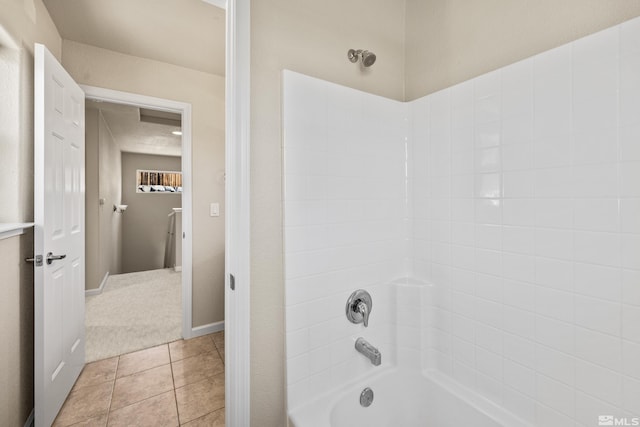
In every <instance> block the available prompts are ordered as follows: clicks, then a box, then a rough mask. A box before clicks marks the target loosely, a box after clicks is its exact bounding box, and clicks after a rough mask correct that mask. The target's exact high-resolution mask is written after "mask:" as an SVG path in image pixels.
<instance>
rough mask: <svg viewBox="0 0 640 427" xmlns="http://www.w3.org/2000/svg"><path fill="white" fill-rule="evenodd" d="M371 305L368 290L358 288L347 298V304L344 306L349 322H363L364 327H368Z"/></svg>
mask: <svg viewBox="0 0 640 427" xmlns="http://www.w3.org/2000/svg"><path fill="white" fill-rule="evenodd" d="M372 306H373V303H372V301H371V295H369V292H367V291H365V290H364V289H358V290H357V291H355V292H354V293H352V294H351V296H350V297H349V299H348V300H347V306H346V307H345V311H346V314H347V319H349V321H350V322H351V323H356V324H357V323H363V324H364V327H365V328H366V327H368V326H369V315H370V314H371V307H372Z"/></svg>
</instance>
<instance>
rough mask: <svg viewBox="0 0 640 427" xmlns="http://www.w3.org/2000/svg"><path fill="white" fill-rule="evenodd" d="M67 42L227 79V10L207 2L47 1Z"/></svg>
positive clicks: (52, 15) (141, 0)
mask: <svg viewBox="0 0 640 427" xmlns="http://www.w3.org/2000/svg"><path fill="white" fill-rule="evenodd" d="M44 4H45V5H46V6H47V9H48V10H49V14H50V15H51V17H52V18H53V22H54V23H55V24H56V27H57V28H58V31H59V32H60V35H61V36H62V38H63V39H66V40H73V41H76V42H80V43H84V44H89V45H93V46H97V47H101V48H104V49H109V50H113V51H116V52H120V53H124V54H127V55H134V56H139V57H143V58H149V59H154V60H157V61H162V62H167V63H170V64H174V65H179V66H182V67H187V68H191V69H194V70H199V71H204V72H206V73H212V74H217V75H221V76H222V75H224V69H225V11H224V10H223V9H221V8H219V7H216V6H213V5H212V4H210V3H206V2H204V1H203V0H44Z"/></svg>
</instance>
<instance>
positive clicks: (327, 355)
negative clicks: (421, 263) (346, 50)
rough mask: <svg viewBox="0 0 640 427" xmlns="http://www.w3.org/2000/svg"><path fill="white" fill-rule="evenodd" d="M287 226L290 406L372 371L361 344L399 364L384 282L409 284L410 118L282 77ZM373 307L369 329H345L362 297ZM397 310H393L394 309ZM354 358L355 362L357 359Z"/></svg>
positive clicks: (348, 92) (290, 75) (350, 93)
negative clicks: (348, 311)
mask: <svg viewBox="0 0 640 427" xmlns="http://www.w3.org/2000/svg"><path fill="white" fill-rule="evenodd" d="M283 80H284V84H283V89H284V93H283V98H284V104H283V108H284V111H283V117H284V176H285V180H284V181H285V182H284V223H285V230H284V234H285V275H286V278H285V280H286V289H285V291H286V332H287V338H286V345H287V347H286V353H287V387H288V407H289V409H293V408H295V407H296V406H298V405H299V404H300V403H303V402H306V401H308V400H310V399H312V398H314V397H317V396H319V395H320V394H322V393H324V392H327V391H329V390H331V389H334V388H337V387H340V386H341V385H342V384H344V383H345V382H348V381H350V380H352V379H355V378H357V377H358V376H360V375H362V374H363V373H365V372H367V371H368V370H369V368H370V367H371V366H372V365H371V363H370V362H369V360H368V359H366V358H365V357H364V356H362V355H360V354H358V353H356V351H355V349H354V342H355V339H356V338H357V337H359V336H362V337H364V338H365V339H367V341H369V342H370V343H371V344H372V345H374V346H376V347H378V348H379V349H380V351H381V352H382V366H388V365H392V364H394V363H395V347H396V343H395V335H396V334H395V324H394V316H393V311H395V310H392V309H391V307H392V305H390V302H391V301H395V293H394V292H393V290H392V289H391V288H390V287H389V286H388V283H389V282H391V280H392V279H394V278H396V277H400V276H402V275H404V271H405V270H406V268H407V265H408V264H409V256H410V250H411V245H410V243H409V242H408V240H407V236H408V233H407V230H406V228H407V226H408V224H409V220H408V215H409V210H408V206H407V204H406V201H407V197H406V194H407V193H406V178H405V170H406V167H407V159H406V155H405V151H406V149H405V146H406V143H407V141H406V140H407V138H406V136H407V120H406V117H407V111H408V110H407V109H408V106H407V105H406V104H404V103H402V102H397V101H392V100H389V99H385V98H382V97H379V96H374V95H370V94H367V93H364V92H360V91H356V90H353V89H349V88H346V87H342V86H339V85H335V84H331V83H328V82H325V81H322V80H318V79H314V78H311V77H307V76H303V75H301V74H297V73H294V72H290V71H285V72H284V74H283ZM360 288H363V289H366V290H367V291H368V292H369V293H370V294H371V296H372V298H373V309H372V312H371V316H370V318H369V322H370V323H369V327H368V328H365V327H364V326H363V325H362V324H357V325H356V324H352V323H349V321H348V320H347V318H346V316H345V304H346V302H347V299H348V298H349V295H351V293H352V292H353V291H355V290H356V289H360ZM394 308H395V307H394ZM356 356H357V357H356Z"/></svg>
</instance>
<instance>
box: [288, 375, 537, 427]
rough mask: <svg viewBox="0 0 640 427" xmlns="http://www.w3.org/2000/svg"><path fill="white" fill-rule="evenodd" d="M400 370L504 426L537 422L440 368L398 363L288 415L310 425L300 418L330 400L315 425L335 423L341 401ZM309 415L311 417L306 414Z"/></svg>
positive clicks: (295, 424)
mask: <svg viewBox="0 0 640 427" xmlns="http://www.w3.org/2000/svg"><path fill="white" fill-rule="evenodd" d="M398 373H409V374H412V375H416V376H417V375H419V376H420V377H422V381H430V382H432V383H434V384H435V385H436V386H437V387H439V388H441V389H443V390H444V391H445V392H447V393H449V394H451V395H453V396H454V397H456V398H458V399H460V400H462V401H463V402H464V403H465V404H466V405H469V406H470V407H472V408H473V409H475V410H476V411H478V412H480V413H481V414H483V415H484V416H486V417H487V418H490V419H491V420H493V421H495V422H497V423H498V424H500V425H502V426H505V427H506V426H508V427H532V426H533V425H532V424H531V423H529V422H527V421H525V420H523V419H522V418H520V417H518V416H516V415H515V414H513V413H511V412H510V411H508V410H507V409H506V408H504V407H503V406H500V405H498V404H497V403H495V402H493V401H491V400H489V399H487V398H486V397H484V396H482V395H480V394H479V393H478V392H476V391H474V390H472V389H470V388H468V387H466V386H465V385H463V384H461V383H459V382H457V381H456V380H455V379H453V378H452V377H450V376H448V375H447V374H444V373H442V372H440V371H437V370H434V369H429V370H422V371H418V370H413V369H406V368H402V367H398V366H389V367H386V368H383V369H381V370H380V371H378V372H375V373H373V374H365V375H361V376H359V377H358V378H356V379H354V380H353V381H350V382H349V383H347V384H345V385H344V386H343V387H341V388H340V389H337V390H336V389H333V390H329V391H327V392H325V393H323V394H321V395H319V396H318V397H316V398H315V399H313V400H310V401H309V402H306V403H305V404H303V405H300V406H298V407H296V408H295V409H294V410H291V411H289V410H287V417H288V419H289V422H290V426H292V427H307V425H306V424H300V421H304V422H305V423H306V422H307V418H308V417H307V416H308V411H310V410H313V411H314V412H316V413H317V405H318V404H322V403H323V402H324V403H326V404H325V405H324V406H326V411H323V413H322V417H321V418H317V417H314V419H315V421H316V422H315V423H314V424H311V425H310V426H312V427H317V426H326V427H330V426H331V413H332V411H333V408H334V407H335V406H336V405H337V403H338V402H339V401H340V400H342V399H344V398H345V397H346V396H348V395H349V394H353V393H354V392H356V391H357V390H358V389H359V388H362V387H364V386H365V385H366V384H365V382H366V383H371V382H375V381H377V380H378V379H380V378H381V377H384V376H387V375H394V374H398ZM303 414H306V415H307V416H304V415H303Z"/></svg>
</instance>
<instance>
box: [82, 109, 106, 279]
mask: <svg viewBox="0 0 640 427" xmlns="http://www.w3.org/2000/svg"><path fill="white" fill-rule="evenodd" d="M98 114H99V112H98V110H97V109H95V108H86V109H85V111H84V128H85V132H84V134H85V138H84V146H85V150H84V158H85V163H84V164H85V173H84V188H85V197H84V205H85V206H84V216H85V221H84V228H85V235H84V241H85V246H84V247H85V250H84V253H85V263H86V264H85V270H84V271H85V283H84V288H85V289H96V288H98V287H99V286H100V282H101V281H102V278H103V277H104V273H102V272H101V271H100V247H99V245H100V218H99V216H98V215H99V199H100V196H99V194H98ZM101 273H102V275H101Z"/></svg>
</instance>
